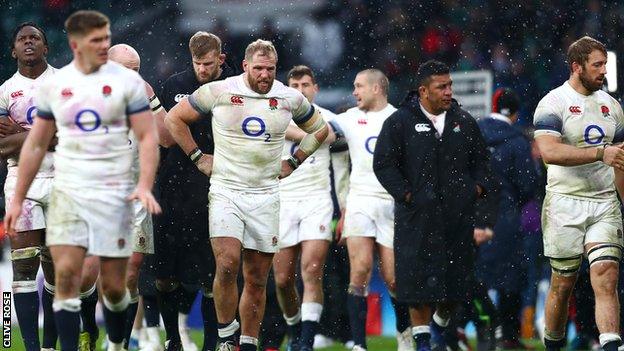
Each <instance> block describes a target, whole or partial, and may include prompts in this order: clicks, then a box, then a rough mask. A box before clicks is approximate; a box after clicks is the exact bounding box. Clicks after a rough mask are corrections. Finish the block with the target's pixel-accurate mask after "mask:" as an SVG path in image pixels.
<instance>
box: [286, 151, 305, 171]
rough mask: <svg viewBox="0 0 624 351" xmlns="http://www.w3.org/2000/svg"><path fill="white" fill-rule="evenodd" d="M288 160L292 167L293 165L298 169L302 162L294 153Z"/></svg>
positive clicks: (293, 167)
mask: <svg viewBox="0 0 624 351" xmlns="http://www.w3.org/2000/svg"><path fill="white" fill-rule="evenodd" d="M286 162H288V164H289V165H290V167H292V169H293V170H294V169H297V168H298V167H299V165H300V164H301V162H299V160H298V159H297V158H296V157H295V156H294V155H290V157H289V158H288V159H286Z"/></svg>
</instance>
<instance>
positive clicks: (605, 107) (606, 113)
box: [600, 106, 609, 115]
mask: <svg viewBox="0 0 624 351" xmlns="http://www.w3.org/2000/svg"><path fill="white" fill-rule="evenodd" d="M600 110H602V114H603V115H608V114H609V108H608V107H607V106H600Z"/></svg>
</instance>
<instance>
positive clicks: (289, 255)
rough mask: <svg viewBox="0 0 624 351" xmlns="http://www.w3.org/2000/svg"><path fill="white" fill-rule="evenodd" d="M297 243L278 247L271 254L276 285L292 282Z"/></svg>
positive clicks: (293, 280)
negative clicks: (272, 254)
mask: <svg viewBox="0 0 624 351" xmlns="http://www.w3.org/2000/svg"><path fill="white" fill-rule="evenodd" d="M299 248H300V246H299V245H295V246H291V247H287V248H283V249H280V250H279V251H278V252H276V253H275V255H274V256H273V274H274V275H275V283H276V285H277V286H278V287H284V286H286V285H291V284H294V282H295V272H296V269H297V261H298V259H299Z"/></svg>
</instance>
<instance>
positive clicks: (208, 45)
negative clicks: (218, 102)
mask: <svg viewBox="0 0 624 351" xmlns="http://www.w3.org/2000/svg"><path fill="white" fill-rule="evenodd" d="M189 49H190V52H191V56H192V60H193V67H189V68H188V69H186V70H184V71H182V72H180V73H176V74H174V75H172V76H171V77H169V78H168V79H167V80H166V81H165V83H164V85H163V88H162V92H161V94H160V98H161V99H162V104H163V106H164V107H165V109H167V110H169V109H170V108H172V107H173V106H174V105H175V104H177V103H178V102H179V101H180V100H182V99H183V98H184V97H186V96H188V95H190V94H191V93H192V92H193V91H195V90H196V89H197V88H199V87H200V86H201V85H203V84H205V83H208V82H211V81H215V80H220V79H225V78H227V77H230V76H232V75H234V74H235V73H236V72H235V71H234V70H233V69H232V68H231V67H229V66H228V65H227V64H226V63H225V54H223V53H222V52H221V40H220V39H219V37H217V36H216V35H214V34H211V33H206V32H197V33H195V35H193V36H192V37H191V39H190V41H189ZM191 133H192V135H193V138H194V139H195V140H197V142H198V144H199V145H198V146H199V148H200V149H201V150H202V151H203V152H205V153H208V154H212V152H213V149H214V143H213V141H212V128H211V120H210V119H209V118H204V119H201V120H199V121H198V122H197V123H195V124H194V125H192V126H191ZM162 143H166V142H165V141H163V140H161V144H162ZM168 143H169V145H172V146H171V147H169V148H168V149H163V150H162V156H161V162H160V166H159V169H158V175H157V179H156V184H157V191H158V192H159V197H160V200H161V203H162V206H163V215H161V216H159V217H157V218H156V219H155V226H154V239H155V251H156V255H155V256H156V262H155V266H156V288H157V290H158V296H159V303H160V305H161V313H162V316H163V322H164V324H165V331H166V333H167V340H169V342H168V345H167V349H168V350H178V349H180V347H181V346H184V349H185V350H186V351H188V349H192V348H193V346H194V345H192V344H191V343H192V341H190V339H189V340H180V336H182V338H183V339H184V338H185V336H186V335H185V334H187V333H184V332H183V333H181V334H180V333H178V329H183V328H186V325H185V324H186V318H187V316H188V313H189V310H190V307H191V305H192V303H193V300H194V299H195V296H196V294H197V290H198V286H199V284H200V283H201V285H202V288H203V289H202V292H203V299H202V315H203V319H204V347H203V350H212V349H214V347H215V344H216V338H217V335H216V333H217V324H216V323H217V322H216V316H215V311H214V302H213V299H212V292H211V291H212V279H213V277H214V270H215V263H214V257H213V255H212V249H211V248H210V239H209V235H208V188H209V178H207V177H206V176H205V175H204V174H203V173H201V172H200V171H199V170H198V169H197V167H196V166H195V164H193V162H192V161H191V160H190V159H189V157H188V156H187V155H186V154H185V153H184V152H183V151H182V149H181V148H180V147H178V146H177V145H173V144H174V143H175V142H174V141H173V140H172V139H171V140H168ZM178 312H180V318H179V317H178ZM178 318H179V321H180V323H178ZM181 341H182V343H183V344H185V345H181Z"/></svg>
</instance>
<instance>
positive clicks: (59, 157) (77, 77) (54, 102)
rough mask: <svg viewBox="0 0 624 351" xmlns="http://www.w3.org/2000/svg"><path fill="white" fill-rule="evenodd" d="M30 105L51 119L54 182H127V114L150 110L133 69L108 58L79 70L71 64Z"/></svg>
mask: <svg viewBox="0 0 624 351" xmlns="http://www.w3.org/2000/svg"><path fill="white" fill-rule="evenodd" d="M35 103H36V106H37V110H38V116H39V117H41V118H45V119H54V120H55V123H56V128H57V135H58V138H59V141H58V145H57V146H56V152H55V155H54V166H55V179H56V180H55V182H56V184H58V185H62V186H67V187H71V188H76V187H92V188H93V187H95V188H97V187H107V188H110V187H121V188H126V189H127V188H129V187H130V186H132V184H133V178H132V172H131V166H132V158H133V151H132V149H131V148H129V147H128V131H129V122H128V117H129V116H130V115H132V114H135V113H138V112H142V111H147V110H149V104H148V100H147V95H146V93H145V84H144V83H143V80H142V79H141V77H140V76H139V74H138V73H136V72H134V71H132V70H130V69H127V68H125V67H123V66H121V65H119V64H117V63H115V62H112V61H108V62H107V63H106V64H104V65H102V66H101V67H100V68H99V69H98V70H97V71H95V72H93V73H89V74H84V73H82V72H81V71H79V70H78V69H77V68H76V66H75V65H74V62H72V63H70V64H69V65H67V66H65V67H63V68H61V69H60V70H58V71H57V73H56V74H55V75H54V76H53V77H51V78H50V79H48V80H46V81H45V82H44V84H42V86H41V87H40V88H39V90H38V93H37V95H36V99H35Z"/></svg>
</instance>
